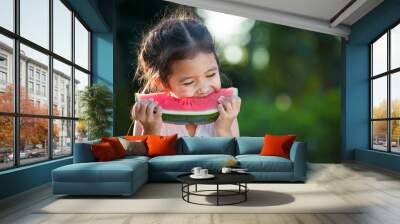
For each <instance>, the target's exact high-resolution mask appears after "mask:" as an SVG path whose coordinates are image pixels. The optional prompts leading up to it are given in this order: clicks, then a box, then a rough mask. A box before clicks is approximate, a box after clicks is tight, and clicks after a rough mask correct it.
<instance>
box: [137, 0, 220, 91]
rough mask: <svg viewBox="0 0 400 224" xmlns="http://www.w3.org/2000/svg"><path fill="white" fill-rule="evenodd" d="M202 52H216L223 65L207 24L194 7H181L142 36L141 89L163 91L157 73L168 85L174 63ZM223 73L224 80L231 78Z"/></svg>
mask: <svg viewBox="0 0 400 224" xmlns="http://www.w3.org/2000/svg"><path fill="white" fill-rule="evenodd" d="M199 52H204V53H213V54H214V56H215V59H216V61H217V64H218V67H220V66H219V65H220V64H219V60H218V57H217V53H216V49H215V43H214V40H213V38H212V36H211V34H210V32H209V31H208V29H207V27H206V26H204V25H203V24H202V22H201V21H200V20H199V19H198V18H197V17H196V16H195V13H194V11H193V8H191V7H180V8H177V9H176V10H175V11H174V12H173V13H172V15H170V16H168V17H165V18H163V19H162V20H161V21H160V22H159V23H158V24H157V25H155V26H154V27H153V28H151V29H150V30H149V31H148V32H147V33H146V35H145V36H143V38H142V42H141V43H140V45H139V49H138V65H137V69H136V72H135V77H134V78H135V79H136V80H138V81H139V82H142V83H144V85H142V86H143V87H142V89H141V90H140V92H143V93H149V92H158V91H162V89H160V85H157V84H156V83H155V82H154V81H155V77H156V75H157V74H158V75H159V76H160V79H161V82H163V84H165V85H167V83H168V78H169V75H170V72H171V68H170V65H171V62H173V61H175V60H182V59H191V58H193V57H195V56H196V54H197V53H199ZM220 74H221V78H222V80H225V79H227V77H226V76H225V75H224V74H222V73H220Z"/></svg>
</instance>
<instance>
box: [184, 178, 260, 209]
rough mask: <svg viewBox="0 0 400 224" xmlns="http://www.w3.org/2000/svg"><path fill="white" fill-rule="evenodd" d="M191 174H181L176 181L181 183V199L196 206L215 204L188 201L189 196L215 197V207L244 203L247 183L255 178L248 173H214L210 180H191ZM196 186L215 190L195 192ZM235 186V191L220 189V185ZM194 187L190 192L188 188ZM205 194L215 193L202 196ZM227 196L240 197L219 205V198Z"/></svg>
mask: <svg viewBox="0 0 400 224" xmlns="http://www.w3.org/2000/svg"><path fill="white" fill-rule="evenodd" d="M190 175H191V173H187V174H182V175H179V176H178V177H177V179H178V181H180V182H181V183H182V188H181V190H182V199H183V200H184V201H186V202H188V203H192V204H198V205H215V204H202V203H196V202H193V201H190V196H191V195H195V196H204V197H210V196H211V197H216V199H217V203H216V205H217V206H220V205H234V204H238V203H241V202H245V201H246V200H247V192H248V191H249V188H248V187H247V183H249V182H252V181H254V180H255V177H254V176H253V175H251V174H248V173H226V174H223V173H214V174H213V175H214V176H215V177H214V178H212V179H193V178H191V177H190ZM198 184H206V185H216V189H215V190H197V185H198ZM228 184H230V185H236V186H238V189H237V190H223V189H220V185H228ZM193 185H194V186H195V190H194V191H190V186H193ZM204 192H205V193H207V192H215V194H211V195H210V194H204ZM229 196H241V197H240V200H238V201H234V202H232V203H221V202H220V199H221V197H229Z"/></svg>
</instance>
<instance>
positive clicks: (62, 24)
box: [53, 0, 72, 60]
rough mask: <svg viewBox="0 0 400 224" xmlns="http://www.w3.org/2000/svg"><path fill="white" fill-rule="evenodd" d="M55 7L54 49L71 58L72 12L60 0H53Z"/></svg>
mask: <svg viewBox="0 0 400 224" xmlns="http://www.w3.org/2000/svg"><path fill="white" fill-rule="evenodd" d="M53 9H54V11H53V18H54V21H53V32H54V33H53V38H54V40H53V51H54V52H55V53H57V54H59V55H61V56H63V57H64V58H66V59H68V60H71V48H72V43H71V38H72V24H71V18H72V12H71V11H70V10H69V9H68V8H67V7H66V6H65V5H64V4H63V3H62V2H61V1H60V0H53Z"/></svg>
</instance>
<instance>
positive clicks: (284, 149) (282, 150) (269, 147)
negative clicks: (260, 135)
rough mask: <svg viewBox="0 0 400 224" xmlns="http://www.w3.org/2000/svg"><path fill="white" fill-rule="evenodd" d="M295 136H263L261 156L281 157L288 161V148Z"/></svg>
mask: <svg viewBox="0 0 400 224" xmlns="http://www.w3.org/2000/svg"><path fill="white" fill-rule="evenodd" d="M295 139H296V135H280V136H279V135H268V134H267V135H265V136H264V145H263V148H262V149H261V152H260V155H262V156H281V157H284V158H286V159H290V148H291V147H292V144H293V142H294V140H295Z"/></svg>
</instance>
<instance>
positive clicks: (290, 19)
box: [164, 0, 350, 38]
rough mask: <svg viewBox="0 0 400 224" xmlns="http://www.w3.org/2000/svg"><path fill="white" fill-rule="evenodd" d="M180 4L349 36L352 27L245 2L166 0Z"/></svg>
mask: <svg viewBox="0 0 400 224" xmlns="http://www.w3.org/2000/svg"><path fill="white" fill-rule="evenodd" d="M164 1H169V2H174V3H178V4H183V5H188V6H192V7H198V8H201V9H206V10H213V11H217V12H222V13H226V14H232V15H237V16H241V17H246V18H250V19H255V20H261V21H265V22H270V23H275V24H280V25H284V26H291V27H295V28H300V29H305V30H310V31H316V32H320V33H325V34H330V35H335V36H340V37H344V38H347V37H348V36H349V35H350V27H348V26H345V25H337V26H335V27H331V25H330V23H329V21H325V20H320V19H315V18H311V17H306V16H301V15H297V14H293V13H288V12H282V11H278V10H274V9H269V8H262V7H256V6H251V5H248V4H245V3H237V2H229V1H224V0H164Z"/></svg>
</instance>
